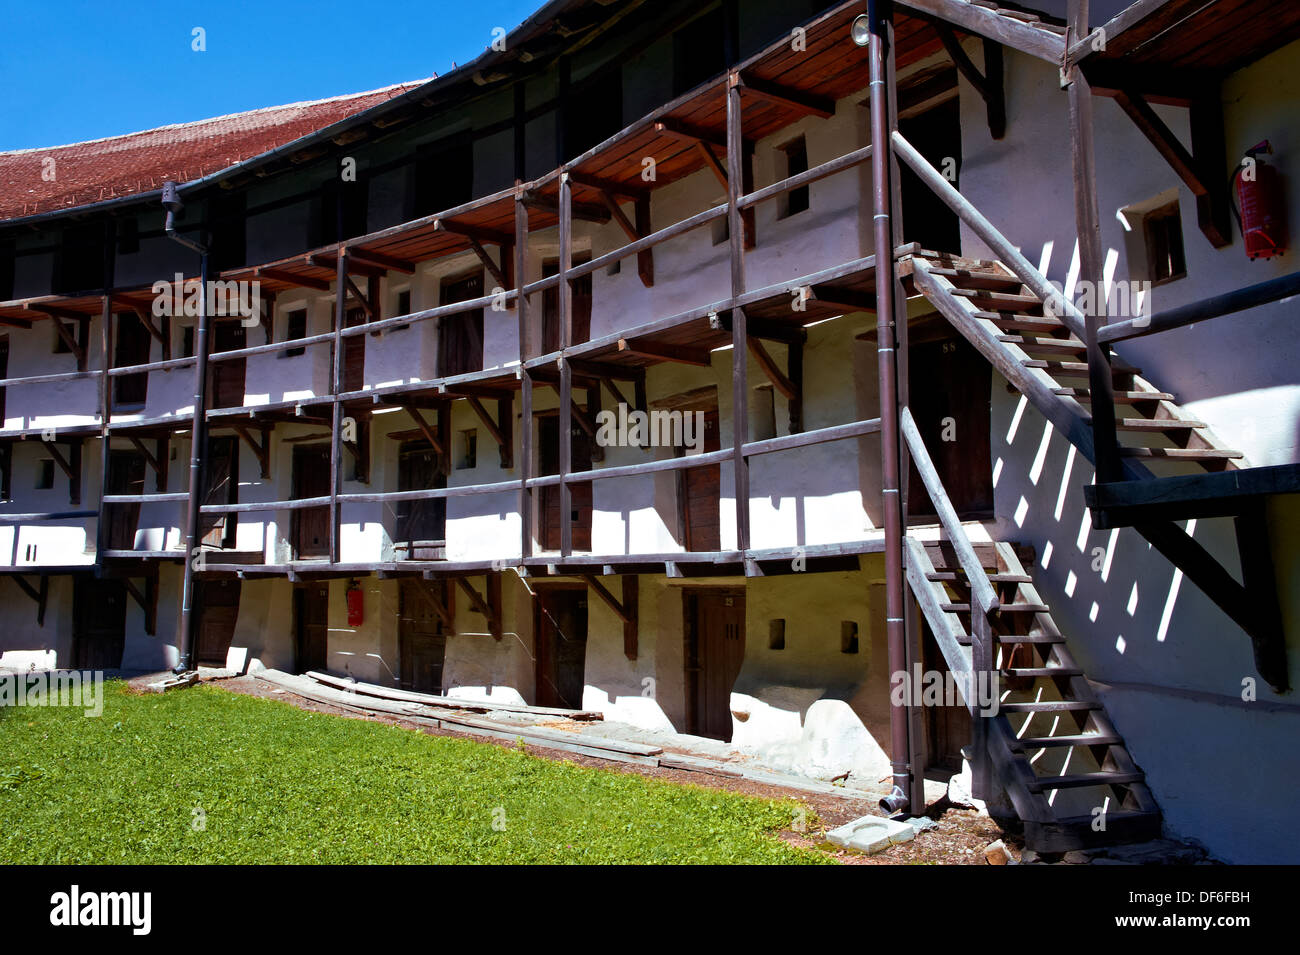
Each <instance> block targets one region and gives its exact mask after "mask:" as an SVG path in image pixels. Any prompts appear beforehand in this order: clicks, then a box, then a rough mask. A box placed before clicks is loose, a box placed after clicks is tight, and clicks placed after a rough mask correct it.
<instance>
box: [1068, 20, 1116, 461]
mask: <svg viewBox="0 0 1300 955" xmlns="http://www.w3.org/2000/svg"><path fill="white" fill-rule="evenodd" d="M1069 30H1070V33H1069V35H1070V37H1071V39H1078V38H1079V37H1083V36H1087V35H1088V0H1070V7H1069ZM1066 79H1067V80H1068V81H1069V84H1070V90H1069V96H1070V153H1071V161H1072V165H1073V167H1074V222H1075V228H1076V230H1077V231H1078V233H1079V278H1080V280H1082V281H1084V282H1088V283H1090V284H1091V287H1092V301H1093V308H1092V309H1091V310H1090V312H1089V314H1087V315H1085V316H1084V330H1085V332H1086V334H1085V336H1084V343H1085V344H1086V345H1087V347H1088V387H1089V389H1090V394H1089V399H1090V402H1091V406H1092V439H1093V449H1094V451H1093V453H1094V454H1095V455H1096V459H1097V481H1098V483H1104V482H1109V481H1118V480H1121V479H1122V478H1123V471H1122V469H1121V464H1120V459H1119V442H1118V439H1117V438H1116V434H1115V395H1114V377H1113V373H1112V371H1111V366H1110V349H1109V348H1108V347H1106V346H1105V345H1102V344H1100V343H1099V342H1098V340H1097V331H1098V329H1100V328H1101V326H1102V325H1103V324H1105V317H1104V312H1105V307H1104V305H1103V303H1102V288H1103V285H1102V283H1103V272H1102V269H1103V261H1102V249H1101V216H1100V214H1099V213H1098V211H1097V170H1096V157H1095V155H1094V148H1093V122H1092V89H1091V87H1089V85H1088V81H1087V80H1086V79H1085V78H1084V76H1083V71H1082V70H1080V69H1079V68H1078V67H1077V66H1076V67H1071V68H1070V72H1069V74H1068V75H1067V77H1066Z"/></svg>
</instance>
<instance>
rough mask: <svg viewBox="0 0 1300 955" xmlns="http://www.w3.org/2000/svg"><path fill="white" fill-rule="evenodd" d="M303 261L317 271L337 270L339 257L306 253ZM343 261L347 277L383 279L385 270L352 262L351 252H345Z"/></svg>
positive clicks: (332, 254)
mask: <svg viewBox="0 0 1300 955" xmlns="http://www.w3.org/2000/svg"><path fill="white" fill-rule="evenodd" d="M303 261H304V262H306V263H307V264H308V265H314V266H316V268H318V269H331V270H337V268H338V261H339V255H338V253H336V252H308V253H307V254H306V255H305V256H303ZM343 261H344V263H345V266H346V268H347V272H348V274H349V275H364V276H366V277H367V278H371V277H374V276H378V277H380V278H382V277H383V275H384V272H385V270H384V269H382V268H376V267H375V266H373V265H363V264H362V263H360V262H354V261H353V260H352V252H351V250H346V251H345V254H344V256H343Z"/></svg>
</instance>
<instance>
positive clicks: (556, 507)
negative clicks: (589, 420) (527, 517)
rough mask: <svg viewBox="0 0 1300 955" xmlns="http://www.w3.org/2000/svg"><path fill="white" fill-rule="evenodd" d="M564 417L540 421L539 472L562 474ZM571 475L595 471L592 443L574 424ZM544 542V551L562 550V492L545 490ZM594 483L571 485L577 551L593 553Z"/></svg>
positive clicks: (571, 515) (570, 494)
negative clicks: (562, 429)
mask: <svg viewBox="0 0 1300 955" xmlns="http://www.w3.org/2000/svg"><path fill="white" fill-rule="evenodd" d="M559 435H560V416H559V415H558V414H555V415H546V416H545V417H542V418H538V419H537V436H538V447H537V454H538V473H539V474H541V475H547V474H559V473H560V437H559ZM570 441H571V444H570V448H569V450H570V464H569V473H570V474H576V473H577V472H579V471H589V470H590V469H591V440H590V438H588V437H587V432H585V431H583V430H582V427H581V426H579V425H577V424H574V425H572V432H571V435H570ZM541 492H542V493H541V516H540V521H541V528H540V530H541V535H540V536H541V543H542V549H543V550H559V549H560V489H559V488H558V487H543V488H542V489H541ZM591 502H592V491H591V482H590V481H584V482H582V483H580V484H570V485H569V505H570V507H569V521H570V524H571V527H572V541H573V549H574V550H591Z"/></svg>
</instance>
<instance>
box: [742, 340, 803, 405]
mask: <svg viewBox="0 0 1300 955" xmlns="http://www.w3.org/2000/svg"><path fill="white" fill-rule="evenodd" d="M746 344H748V345H749V353H750V354H751V355H753V356H754V361H756V362H757V363H758V367H759V368H761V369H762V370H763V374H765V375H767V378H768V380H769V381H770V382H772V386H773V387H774V388H776V390H777V391H779V392H781V395H782V396H783V397H784V398H785V399H786V400H787V401H788V400H790V399H792V398H794V397H795V393H796V392H795V387H794V382H792V381H791V380H790V379H789V378H787V377H786V376H785V375H784V374H782V372H781V369H780V368H778V367H777V365H776V362H775V361H773V360H772V356H771V355H769V354H768V353H767V349H766V348H764V347H763V343H762V342H760V341H759V340H758V339H757V338H747V339H746Z"/></svg>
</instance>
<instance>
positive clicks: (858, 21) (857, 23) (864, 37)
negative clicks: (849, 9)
mask: <svg viewBox="0 0 1300 955" xmlns="http://www.w3.org/2000/svg"><path fill="white" fill-rule="evenodd" d="M849 36H851V37H853V42H854V43H856V44H857V45H858V46H866V45H867V44H868V43H870V42H871V17H869V16H867V15H866V14H865V13H859V14H858V15H857V16H856V17H854V18H853V23H852V24H850V25H849Z"/></svg>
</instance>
